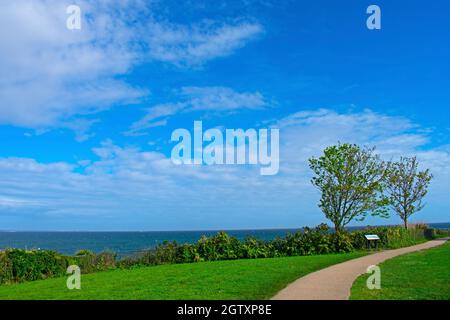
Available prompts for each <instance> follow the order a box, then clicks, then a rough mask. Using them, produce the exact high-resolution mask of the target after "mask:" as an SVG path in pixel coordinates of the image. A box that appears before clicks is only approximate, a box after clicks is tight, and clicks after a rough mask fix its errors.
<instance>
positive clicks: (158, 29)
mask: <svg viewBox="0 0 450 320" xmlns="http://www.w3.org/2000/svg"><path fill="white" fill-rule="evenodd" d="M75 2H76V4H78V5H79V6H80V7H81V10H82V13H83V19H82V29H81V30H77V31H73V30H72V31H71V30H68V29H67V28H66V19H67V17H68V16H67V14H66V7H67V5H69V4H72V3H68V2H65V1H57V0H36V1H30V0H19V1H2V2H1V3H0V39H1V40H2V44H1V46H0V70H2V72H1V73H0V125H1V124H10V125H15V126H20V127H25V128H32V129H51V128H54V127H64V128H71V129H74V130H75V129H76V126H74V125H70V122H72V121H74V119H75V120H76V119H77V118H80V117H84V116H85V115H86V114H94V113H97V112H99V111H102V110H106V109H109V108H111V107H112V106H116V105H123V104H133V103H140V102H142V101H144V100H145V99H146V98H147V97H148V96H149V93H150V90H149V88H141V87H138V86H135V85H132V84H130V83H128V82H127V80H126V77H123V76H126V75H127V74H129V73H130V72H131V71H132V70H134V69H135V68H136V67H138V66H139V65H140V64H141V63H144V62H146V61H155V60H156V61H161V62H163V63H168V64H171V65H175V66H183V67H184V68H185V67H189V66H193V65H196V66H197V65H201V64H203V63H206V62H207V61H209V60H211V59H214V58H217V57H223V56H227V55H229V54H232V53H233V52H235V50H237V49H238V48H240V47H242V46H244V45H245V44H246V43H247V42H248V41H250V40H251V39H254V38H255V37H256V35H258V34H260V33H261V31H262V27H261V26H260V25H259V24H258V23H256V22H255V23H253V22H248V21H240V22H230V23H226V22H219V21H216V22H209V23H207V22H201V21H200V22H197V23H192V24H187V25H182V24H174V23H171V22H169V21H167V20H158V18H157V16H158V15H157V13H156V12H154V10H153V6H152V2H146V1H140V0H127V1H117V2H114V4H111V3H109V2H105V1H102V0H94V1H85V0H78V1H75ZM87 129H88V128H86V127H84V128H83V130H84V132H80V133H78V136H81V137H84V138H86V137H88V136H89V134H87V133H86V132H85V131H86V130H87ZM82 139H83V138H82Z"/></svg>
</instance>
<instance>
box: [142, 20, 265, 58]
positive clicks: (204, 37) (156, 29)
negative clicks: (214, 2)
mask: <svg viewBox="0 0 450 320" xmlns="http://www.w3.org/2000/svg"><path fill="white" fill-rule="evenodd" d="M149 27H150V28H149V35H148V37H147V45H148V50H149V54H150V56H151V57H152V58H154V59H157V60H160V61H166V62H171V63H173V64H176V65H198V64H202V63H204V62H205V61H208V60H211V59H214V58H217V57H224V56H227V55H229V54H231V53H233V52H234V51H235V50H236V49H239V48H241V47H243V46H244V45H245V44H246V43H247V42H248V40H249V39H253V38H254V37H256V36H257V35H259V34H261V32H262V27H261V25H259V24H258V23H250V22H241V23H237V24H235V25H227V24H222V25H215V24H211V23H201V24H197V25H193V26H181V25H174V24H161V23H153V24H150V25H149Z"/></svg>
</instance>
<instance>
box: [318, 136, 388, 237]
mask: <svg viewBox="0 0 450 320" xmlns="http://www.w3.org/2000/svg"><path fill="white" fill-rule="evenodd" d="M309 166H310V168H311V169H312V170H313V171H314V174H315V176H314V177H313V178H312V180H311V182H312V184H313V185H314V186H316V187H317V188H318V189H319V190H320V192H321V194H322V195H321V198H320V203H319V207H320V208H321V209H322V211H323V213H324V214H325V216H326V217H327V219H329V220H331V222H333V224H334V228H335V230H336V233H339V232H340V231H342V230H343V228H344V227H345V226H346V225H347V224H348V223H350V221H352V220H353V219H355V220H359V221H362V220H364V218H365V217H366V215H367V214H368V213H370V214H372V215H379V216H382V217H387V216H388V212H387V210H386V205H387V199H386V198H385V197H383V196H382V191H383V185H384V181H385V180H386V179H385V178H386V164H385V163H384V162H383V161H381V160H380V158H379V156H378V155H376V154H375V153H374V148H360V147H359V146H357V145H354V144H340V143H339V144H338V145H336V146H331V147H328V148H326V149H325V150H324V155H323V156H321V157H319V158H314V157H313V158H311V159H310V160H309Z"/></svg>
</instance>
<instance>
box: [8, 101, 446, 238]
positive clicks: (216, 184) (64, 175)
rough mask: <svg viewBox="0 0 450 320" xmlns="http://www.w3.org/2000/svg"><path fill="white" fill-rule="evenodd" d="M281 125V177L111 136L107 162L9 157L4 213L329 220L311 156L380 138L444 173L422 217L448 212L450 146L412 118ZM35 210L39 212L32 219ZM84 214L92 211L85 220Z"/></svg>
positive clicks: (220, 224) (102, 218)
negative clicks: (181, 158)
mask: <svg viewBox="0 0 450 320" xmlns="http://www.w3.org/2000/svg"><path fill="white" fill-rule="evenodd" d="M278 124H279V127H280V139H281V141H280V143H281V145H280V156H281V162H280V173H279V174H278V175H276V176H271V177H264V176H260V175H259V170H258V168H255V167H247V166H203V167H198V166H175V165H173V164H172V162H171V161H170V159H169V158H168V157H167V156H165V155H164V154H162V153H158V152H146V151H142V150H139V149H137V148H123V147H119V146H117V145H115V144H114V143H112V142H111V141H105V142H104V143H103V144H102V145H101V146H99V147H98V148H95V149H94V150H93V152H94V153H95V155H96V156H97V157H98V159H97V160H93V161H91V162H88V161H83V163H82V164H74V165H72V164H67V163H53V164H43V163H38V162H37V161H35V160H32V159H20V158H3V159H0V190H1V192H0V199H2V200H1V201H0V207H1V210H0V212H1V214H0V221H2V220H3V221H4V222H5V221H10V220H4V219H2V216H3V217H5V216H7V217H15V218H16V219H20V218H22V220H20V221H22V222H24V221H26V223H28V224H31V227H33V228H45V227H46V226H48V224H49V223H52V222H51V221H57V223H58V225H64V226H65V229H71V223H72V221H76V223H77V226H78V227H80V228H94V229H126V228H131V229H137V230H139V229H186V228H188V229H204V228H220V229H222V228H233V227H240V228H245V227H249V228H253V227H286V226H300V225H308V224H309V225H311V224H316V223H319V222H321V221H324V218H323V215H322V213H321V212H320V211H319V209H318V208H317V205H316V204H317V200H318V197H319V196H318V194H317V192H316V190H315V189H314V188H313V187H312V186H311V185H310V181H309V180H310V170H309V169H308V162H307V160H308V158H309V157H311V156H314V155H319V154H320V153H321V152H322V150H323V148H324V147H326V146H328V145H331V144H334V143H337V142H338V141H342V142H353V143H358V144H368V145H377V147H378V149H377V150H378V151H379V152H380V153H382V154H383V156H385V157H388V158H391V157H394V158H395V157H398V156H400V155H417V156H418V158H419V160H420V161H421V163H422V164H423V166H426V167H429V168H431V170H432V172H433V173H434V175H435V179H434V181H433V182H432V185H431V189H430V194H429V195H428V197H427V206H426V208H425V209H424V210H423V211H422V212H421V213H419V214H417V215H416V216H415V217H414V218H413V219H418V220H426V221H439V220H445V217H444V214H443V212H446V211H448V210H449V209H450V208H449V207H448V201H447V198H448V195H447V193H448V188H449V182H448V181H450V152H449V150H450V148H449V147H448V146H442V147H435V148H429V147H428V148H426V143H427V141H428V139H429V137H428V134H429V133H427V132H426V131H424V130H422V128H420V127H418V126H417V125H415V124H414V123H412V122H411V121H409V120H408V119H406V118H403V117H390V116H385V115H382V114H377V113H374V112H370V111H365V112H361V113H337V112H335V111H332V110H326V109H324V110H321V111H320V112H304V113H302V114H299V113H297V114H293V115H291V116H288V117H286V118H284V119H281V120H280V121H278ZM411 137H412V138H411ZM403 138H404V139H403ZM395 141H396V142H395ZM401 141H406V143H404V144H403V143H401ZM394 142H395V143H394ZM24 199H26V201H23V200H24ZM31 213H32V214H33V216H34V217H36V218H35V219H33V220H32V221H31V220H29V219H28V220H26V219H27V217H29V215H30V214H31ZM83 216H87V217H89V219H88V220H79V219H80V217H83ZM10 219H11V218H10ZM17 221H19V220H17ZM30 221H31V222H30ZM382 222H383V221H382V220H380V219H369V220H368V221H367V223H371V224H375V223H378V224H379V223H382ZM389 222H390V223H396V222H398V220H397V219H396V218H395V217H393V218H392V219H391V220H389ZM3 225H5V223H3ZM6 227H8V225H6ZM17 227H18V226H17V225H16V228H17ZM31 227H30V226H28V228H31ZM72 229H73V228H72Z"/></svg>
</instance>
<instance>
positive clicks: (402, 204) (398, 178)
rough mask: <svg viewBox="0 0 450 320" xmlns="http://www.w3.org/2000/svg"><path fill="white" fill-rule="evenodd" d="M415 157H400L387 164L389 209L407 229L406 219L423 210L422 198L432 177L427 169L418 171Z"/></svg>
mask: <svg viewBox="0 0 450 320" xmlns="http://www.w3.org/2000/svg"><path fill="white" fill-rule="evenodd" d="M418 165H419V164H418V161H417V158H416V157H412V158H407V157H402V158H400V161H398V162H391V163H389V170H388V172H389V174H388V184H387V188H386V190H387V192H388V196H389V201H390V205H391V207H392V208H393V209H394V211H395V212H396V213H397V215H398V216H399V217H400V218H401V219H402V221H403V223H404V226H405V228H406V229H408V218H409V217H410V216H411V215H412V214H413V213H415V212H417V211H420V210H422V209H423V207H424V204H423V203H422V200H423V198H424V197H425V196H426V195H427V193H428V186H429V185H430V182H431V179H432V178H433V175H432V174H431V173H430V170H429V169H426V170H424V171H419V170H418Z"/></svg>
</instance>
